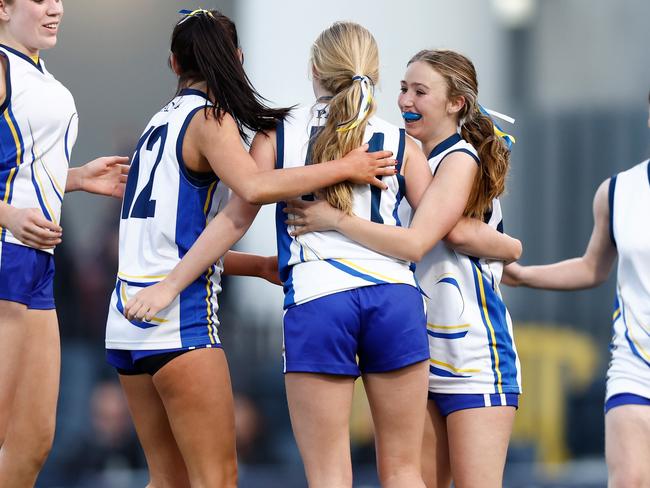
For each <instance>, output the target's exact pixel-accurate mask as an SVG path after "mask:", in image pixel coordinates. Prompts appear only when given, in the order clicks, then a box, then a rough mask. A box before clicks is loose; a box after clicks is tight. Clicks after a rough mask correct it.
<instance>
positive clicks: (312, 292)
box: [276, 104, 416, 308]
mask: <svg viewBox="0 0 650 488" xmlns="http://www.w3.org/2000/svg"><path fill="white" fill-rule="evenodd" d="M326 117H327V105H325V104H317V105H315V106H314V107H310V108H305V107H303V108H299V109H297V110H294V111H292V113H291V115H290V116H289V117H288V118H287V119H286V120H285V121H284V122H281V123H279V124H278V128H277V161H276V167H277V168H291V167H297V166H303V165H305V164H309V163H310V162H311V161H310V154H311V150H310V149H311V148H310V142H313V140H314V138H315V136H316V135H317V134H318V131H319V128H320V127H322V126H323V125H324V124H325V121H326ZM405 137H406V136H405V133H404V130H403V129H399V128H398V127H395V126H393V125H391V124H389V123H388V122H385V121H383V120H381V119H380V118H378V117H371V118H370V120H369V121H368V124H367V126H366V130H365V135H364V138H363V141H364V142H366V143H368V144H369V146H370V147H369V151H379V150H389V151H392V152H393V154H394V155H395V157H396V159H397V160H398V161H403V159H404V158H403V155H404V151H405V144H406V140H405ZM382 181H383V182H384V183H386V185H388V189H387V190H384V191H381V190H380V189H378V188H374V187H371V186H370V185H354V187H353V190H352V197H353V205H352V210H353V212H354V214H355V215H357V216H358V217H361V218H365V219H367V220H370V221H373V222H377V223H381V224H385V225H401V222H400V219H399V216H398V212H397V209H398V206H399V203H400V201H401V200H402V198H403V197H404V196H405V192H406V186H405V182H404V178H403V176H402V175H399V174H398V175H395V176H390V177H387V176H384V177H383V179H382ZM303 198H306V199H313V198H314V197H313V195H305V196H303ZM284 207H285V204H283V203H279V204H278V205H277V209H276V216H277V218H276V230H277V240H278V266H279V269H280V278H281V279H282V282H283V284H284V292H285V300H284V307H285V308H287V307H290V306H292V305H297V304H300V303H304V302H307V301H309V300H313V299H315V298H319V297H322V296H325V295H329V294H331V293H337V292H340V291H345V290H351V289H354V288H359V287H362V286H371V285H377V284H389V283H405V284H409V285H413V286H416V284H415V278H414V276H413V272H412V270H411V269H410V267H409V264H410V263H408V262H405V261H402V260H399V259H395V258H391V257H388V256H385V255H383V254H380V253H377V252H375V251H372V250H370V249H368V248H366V247H364V246H362V245H361V244H359V243H357V242H355V241H352V240H351V239H348V238H347V237H345V236H344V235H342V234H340V233H338V232H334V231H328V232H311V233H308V234H304V235H301V236H298V237H292V236H291V235H290V234H289V233H290V232H291V227H289V226H287V225H286V224H285V223H284V221H285V219H286V214H284V213H283V212H282V209H283V208H284Z"/></svg>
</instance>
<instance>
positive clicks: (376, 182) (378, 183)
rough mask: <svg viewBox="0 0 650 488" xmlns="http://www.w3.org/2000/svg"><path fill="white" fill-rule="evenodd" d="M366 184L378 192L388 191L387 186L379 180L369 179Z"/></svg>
mask: <svg viewBox="0 0 650 488" xmlns="http://www.w3.org/2000/svg"><path fill="white" fill-rule="evenodd" d="M392 174H395V172H393V173H392ZM368 183H369V184H370V185H372V186H376V187H377V188H379V189H380V190H388V185H386V183H384V182H382V181H381V180H378V179H377V178H370V181H368Z"/></svg>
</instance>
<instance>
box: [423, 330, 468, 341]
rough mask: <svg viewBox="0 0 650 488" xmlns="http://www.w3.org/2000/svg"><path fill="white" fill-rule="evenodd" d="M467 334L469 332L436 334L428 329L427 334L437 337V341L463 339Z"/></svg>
mask: <svg viewBox="0 0 650 488" xmlns="http://www.w3.org/2000/svg"><path fill="white" fill-rule="evenodd" d="M467 332H468V331H464V332H453V333H451V334H445V333H443V332H434V331H432V330H429V329H427V334H429V335H430V336H431V337H435V338H436V339H462V338H463V337H465V336H466V335H467Z"/></svg>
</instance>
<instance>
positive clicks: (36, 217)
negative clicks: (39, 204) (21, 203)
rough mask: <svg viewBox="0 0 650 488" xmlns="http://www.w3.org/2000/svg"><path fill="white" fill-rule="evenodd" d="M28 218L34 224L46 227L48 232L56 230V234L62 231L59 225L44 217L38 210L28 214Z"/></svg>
mask: <svg viewBox="0 0 650 488" xmlns="http://www.w3.org/2000/svg"><path fill="white" fill-rule="evenodd" d="M29 220H30V222H31V223H32V224H34V225H35V226H38V227H40V228H42V229H47V230H48V231H50V232H56V233H58V234H61V233H63V229H62V228H61V226H60V225H57V224H55V223H54V222H51V221H49V220H47V219H46V218H45V216H44V215H43V214H42V213H41V212H40V211H38V210H37V211H34V212H33V213H32V214H31V215H30V216H29Z"/></svg>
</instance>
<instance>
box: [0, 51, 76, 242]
mask: <svg viewBox="0 0 650 488" xmlns="http://www.w3.org/2000/svg"><path fill="white" fill-rule="evenodd" d="M0 56H2V57H3V58H4V60H5V65H6V72H5V84H6V97H5V101H4V103H3V104H2V106H0V114H1V116H0V199H2V201H3V202H5V203H8V204H10V205H12V206H14V207H17V208H38V209H40V210H41V211H42V212H43V215H44V216H45V218H47V219H48V220H50V221H52V222H54V223H57V224H58V223H59V220H60V217H61V203H62V200H63V194H64V191H65V185H66V179H67V176H68V166H69V163H70V152H71V151H72V146H73V145H74V143H75V140H76V138H77V123H78V120H77V109H76V107H75V104H74V99H73V98H72V95H71V94H70V92H69V91H68V90H67V89H66V88H65V87H64V86H63V85H62V84H61V83H60V82H58V81H57V80H56V79H55V78H54V77H53V76H52V75H51V74H50V73H49V72H48V71H47V70H46V69H45V64H44V63H43V60H42V59H32V58H30V57H29V56H27V55H25V54H23V53H21V52H19V51H16V50H15V49H13V48H11V47H8V46H4V45H1V44H0ZM0 241H2V242H11V243H13V244H20V245H24V244H23V243H22V242H20V241H19V240H18V239H16V238H15V237H14V236H13V235H12V234H11V232H10V231H9V229H6V228H0ZM49 252H50V253H51V252H53V251H52V250H50V251H49Z"/></svg>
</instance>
